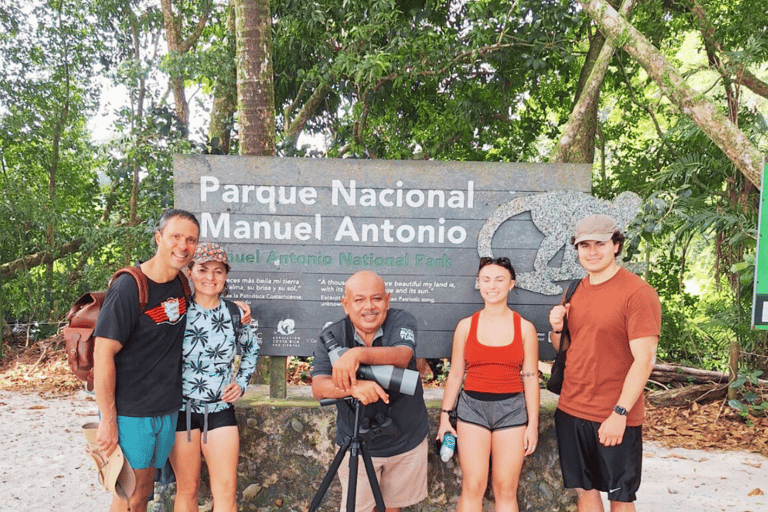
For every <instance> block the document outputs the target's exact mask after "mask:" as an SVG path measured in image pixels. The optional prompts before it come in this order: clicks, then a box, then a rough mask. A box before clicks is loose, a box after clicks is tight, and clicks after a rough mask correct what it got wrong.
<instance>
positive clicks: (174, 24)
mask: <svg viewBox="0 0 768 512" xmlns="http://www.w3.org/2000/svg"><path fill="white" fill-rule="evenodd" d="M160 7H161V9H162V11H163V26H164V28H165V39H166V41H167V42H168V53H169V54H170V55H171V57H179V56H181V55H184V54H185V53H187V52H188V51H189V50H190V48H192V46H193V45H194V44H195V43H196V42H197V40H198V38H199V37H200V34H201V33H202V32H203V28H205V24H206V23H207V22H208V16H209V14H210V12H211V2H210V1H205V2H202V3H201V5H200V8H201V13H200V18H199V19H198V21H197V26H196V27H195V29H194V30H193V31H192V34H190V36H189V37H188V38H186V39H183V36H182V33H181V25H182V20H181V19H180V18H178V17H177V16H176V15H175V14H174V13H173V2H172V0H161V1H160ZM174 69H175V66H174ZM184 78H185V77H184V73H179V72H178V71H172V72H171V84H170V85H171V90H172V91H173V101H174V106H175V110H176V117H177V118H178V119H179V122H180V123H181V124H183V125H184V129H185V133H186V132H187V126H188V125H189V104H188V103H187V97H186V94H185V92H184Z"/></svg>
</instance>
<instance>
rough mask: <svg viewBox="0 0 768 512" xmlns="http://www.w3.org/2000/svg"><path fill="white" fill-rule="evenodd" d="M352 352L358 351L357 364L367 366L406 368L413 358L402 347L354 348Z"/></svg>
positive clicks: (411, 353)
mask: <svg viewBox="0 0 768 512" xmlns="http://www.w3.org/2000/svg"><path fill="white" fill-rule="evenodd" d="M352 350H355V351H358V352H357V360H358V362H359V363H360V364H367V365H379V364H391V365H394V366H397V367H398V368H406V367H407V366H408V363H410V362H411V359H412V358H413V351H412V350H411V349H410V348H408V347H404V346H400V347H355V348H354V349H352Z"/></svg>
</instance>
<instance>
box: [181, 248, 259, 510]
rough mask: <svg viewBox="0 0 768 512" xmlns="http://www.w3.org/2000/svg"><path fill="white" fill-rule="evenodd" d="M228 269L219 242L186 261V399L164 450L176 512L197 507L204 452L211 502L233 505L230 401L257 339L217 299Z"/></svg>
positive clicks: (236, 441) (247, 374)
mask: <svg viewBox="0 0 768 512" xmlns="http://www.w3.org/2000/svg"><path fill="white" fill-rule="evenodd" d="M229 269H230V267H229V262H228V259H227V253H226V252H224V250H223V249H222V248H221V246H220V245H218V244H215V243H205V242H204V243H200V244H198V246H197V250H196V251H195V256H194V258H193V259H192V262H191V263H190V266H189V276H190V279H191V280H192V284H193V285H194V289H195V291H194V294H193V300H192V301H191V304H190V307H189V311H188V312H187V327H186V331H185V333H184V346H183V359H184V361H183V388H182V391H183V395H184V404H183V405H182V408H181V411H180V412H179V420H178V423H177V426H176V442H175V444H174V447H173V451H172V452H171V457H170V460H171V465H172V466H173V470H174V473H175V475H176V499H175V501H174V512H192V511H194V512H197V510H198V488H199V484H200V466H201V463H202V457H205V461H206V464H207V465H208V473H209V475H210V484H211V493H212V494H213V502H214V510H216V511H217V512H218V511H222V512H236V511H237V503H236V492H237V460H238V455H239V451H240V438H239V434H238V430H237V420H236V418H235V409H234V406H233V403H234V402H236V401H237V400H238V399H240V397H241V396H243V394H244V393H245V390H246V388H247V387H248V382H249V381H250V379H251V375H252V374H253V372H254V370H255V369H256V359H257V356H258V352H259V347H258V344H257V342H256V338H255V337H254V335H253V332H252V330H251V328H250V326H249V325H241V324H240V321H239V320H237V321H236V322H233V318H232V317H233V314H234V315H238V310H237V309H236V308H237V306H235V305H234V304H233V303H231V302H229V301H225V300H223V299H221V296H222V295H224V294H225V293H226V282H227V275H228V274H229ZM238 354H240V356H241V358H240V364H239V367H238V368H237V371H236V372H235V364H234V363H235V356H236V355H238ZM201 455H202V457H201Z"/></svg>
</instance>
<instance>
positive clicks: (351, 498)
mask: <svg viewBox="0 0 768 512" xmlns="http://www.w3.org/2000/svg"><path fill="white" fill-rule="evenodd" d="M359 450H360V443H359V442H358V441H357V440H356V439H355V440H353V441H352V449H351V450H350V452H349V483H348V484H347V512H355V499H356V498H357V456H358V455H360V452H359Z"/></svg>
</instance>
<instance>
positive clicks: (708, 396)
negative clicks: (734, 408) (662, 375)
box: [647, 384, 728, 407]
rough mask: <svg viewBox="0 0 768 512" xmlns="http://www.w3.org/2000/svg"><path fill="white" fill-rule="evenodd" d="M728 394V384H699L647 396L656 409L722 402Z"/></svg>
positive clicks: (655, 392) (656, 392)
mask: <svg viewBox="0 0 768 512" xmlns="http://www.w3.org/2000/svg"><path fill="white" fill-rule="evenodd" d="M727 394H728V384H715V385H713V384H697V385H695V386H683V387H680V388H672V389H666V390H664V391H654V392H652V393H649V394H648V395H647V400H648V403H650V404H652V405H654V406H655V407H669V406H675V407H682V406H688V405H691V404H692V403H693V402H698V403H701V402H712V401H715V400H722V399H723V398H725V396H726V395H727Z"/></svg>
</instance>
